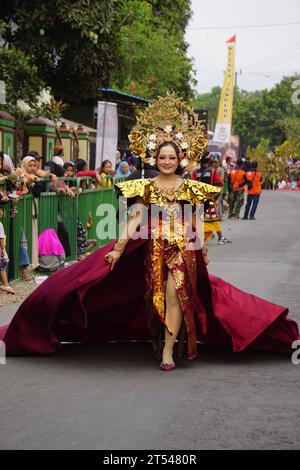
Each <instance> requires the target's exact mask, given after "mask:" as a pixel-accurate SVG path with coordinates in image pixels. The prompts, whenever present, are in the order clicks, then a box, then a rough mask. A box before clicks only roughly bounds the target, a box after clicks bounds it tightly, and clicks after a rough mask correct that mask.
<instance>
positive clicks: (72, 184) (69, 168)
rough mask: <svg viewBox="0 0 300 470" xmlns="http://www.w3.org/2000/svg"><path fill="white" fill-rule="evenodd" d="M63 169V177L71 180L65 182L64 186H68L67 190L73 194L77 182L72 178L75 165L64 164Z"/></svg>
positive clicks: (71, 163) (70, 163)
mask: <svg viewBox="0 0 300 470" xmlns="http://www.w3.org/2000/svg"><path fill="white" fill-rule="evenodd" d="M63 168H64V170H65V173H64V177H65V178H73V179H72V180H69V181H67V182H66V184H67V185H68V186H69V188H70V189H71V190H72V191H74V192H75V191H76V189H77V181H76V179H75V178H74V174H75V163H73V162H65V163H64V166H63Z"/></svg>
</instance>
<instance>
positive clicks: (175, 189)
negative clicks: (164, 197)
mask: <svg viewBox="0 0 300 470" xmlns="http://www.w3.org/2000/svg"><path fill="white" fill-rule="evenodd" d="M176 181H177V178H176ZM154 183H155V184H156V186H157V187H158V188H159V189H160V191H164V192H166V193H168V194H172V193H173V192H175V191H178V189H179V188H181V186H182V185H183V181H181V182H180V185H179V186H177V187H176V182H175V184H174V186H172V187H166V186H161V185H160V184H159V182H157V180H154ZM157 183H158V184H157Z"/></svg>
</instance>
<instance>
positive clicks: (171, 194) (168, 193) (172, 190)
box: [154, 180, 184, 201]
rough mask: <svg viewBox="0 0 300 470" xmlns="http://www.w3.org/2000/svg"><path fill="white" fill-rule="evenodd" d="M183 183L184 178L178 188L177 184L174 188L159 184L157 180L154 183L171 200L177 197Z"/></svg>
mask: <svg viewBox="0 0 300 470" xmlns="http://www.w3.org/2000/svg"><path fill="white" fill-rule="evenodd" d="M183 183H184V181H183V180H182V181H181V183H180V186H178V187H177V188H176V187H175V186H174V187H173V188H165V187H163V186H160V185H159V184H157V182H156V180H154V184H155V186H156V187H157V189H158V190H159V191H160V193H161V195H162V196H165V197H166V198H167V199H168V200H169V201H173V200H174V199H176V195H177V193H178V191H179V190H181V188H182V186H183Z"/></svg>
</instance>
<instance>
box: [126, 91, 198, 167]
mask: <svg viewBox="0 0 300 470" xmlns="http://www.w3.org/2000/svg"><path fill="white" fill-rule="evenodd" d="M128 138H129V141H130V148H131V150H132V151H133V153H134V154H135V155H136V156H137V157H140V158H142V159H144V158H146V156H147V155H146V152H147V150H148V152H149V154H150V156H151V157H154V155H155V151H156V149H157V147H158V146H159V145H160V144H162V143H163V142H173V143H174V144H176V145H177V147H178V149H179V156H180V158H181V159H183V158H184V159H186V160H187V162H186V163H188V162H189V161H190V162H197V161H199V160H201V158H202V156H203V154H204V152H205V150H206V146H207V137H206V131H205V126H204V125H203V123H202V121H200V120H199V117H198V115H197V114H196V113H195V112H194V109H193V107H192V106H190V105H188V104H187V103H186V102H184V101H183V100H182V99H181V98H175V96H174V94H168V95H167V96H165V97H164V98H162V97H159V99H158V100H157V101H156V102H155V103H154V104H150V105H149V106H148V108H146V110H145V111H144V112H142V113H140V114H139V116H138V117H137V123H136V125H135V126H134V128H133V129H132V131H131V133H130V134H129V136H128ZM182 163H183V162H182Z"/></svg>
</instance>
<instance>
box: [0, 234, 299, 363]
mask: <svg viewBox="0 0 300 470" xmlns="http://www.w3.org/2000/svg"><path fill="white" fill-rule="evenodd" d="M146 242H147V240H130V242H129V243H128V245H127V247H126V250H125V252H124V253H123V254H122V257H121V259H120V261H119V262H118V263H117V265H116V267H115V269H114V270H113V271H110V266H109V265H108V264H107V263H106V262H105V260H104V256H105V254H106V253H108V252H109V251H111V249H112V246H113V245H114V243H115V242H113V243H109V244H108V245H105V246H104V247H102V248H100V249H98V250H96V251H95V252H94V253H93V254H92V255H90V256H89V257H87V258H86V259H85V260H83V261H80V262H79V263H76V264H74V265H72V266H70V267H68V268H65V269H63V270H61V271H58V272H57V273H55V274H53V275H52V276H51V277H49V278H48V279H47V280H46V281H45V282H43V284H41V285H40V286H39V287H38V288H37V289H36V290H35V291H34V292H33V293H32V294H31V295H29V297H27V299H26V300H25V301H24V302H23V303H22V305H21V306H20V308H19V309H18V311H17V313H16V314H15V316H14V318H13V319H12V321H11V323H10V325H5V326H2V327H1V328H0V339H1V340H3V341H4V342H5V344H6V351H7V354H9V355H22V354H24V355H25V354H26V355H27V354H41V355H46V354H51V353H54V352H55V351H57V350H58V349H59V348H60V347H61V342H65V341H71V342H77V341H83V342H87V341H110V340H115V341H118V340H141V341H144V340H149V339H151V338H150V335H149V332H148V329H147V313H146V308H145V306H144V303H143V295H144V291H145V280H144V269H145V268H144V259H145V258H144V248H145V243H146ZM197 271H198V295H199V298H200V299H201V302H202V308H201V311H199V312H197V315H198V318H200V316H201V315H206V321H207V333H206V334H205V336H204V335H203V334H202V333H201V331H200V327H199V332H198V333H199V334H198V337H199V340H200V341H204V342H205V343H208V344H211V345H214V346H216V347H220V348H227V349H230V350H233V351H235V352H237V351H242V350H244V349H245V348H251V349H257V350H265V351H277V352H291V351H292V349H291V345H292V342H293V341H294V340H295V339H297V338H299V332H298V326H297V324H296V322H294V321H293V320H291V319H289V318H288V317H287V314H288V309H287V308H286V307H282V306H280V305H275V304H273V303H271V302H268V301H266V300H263V299H261V298H259V297H257V296H255V295H252V294H248V293H246V292H243V291H241V290H239V289H237V288H236V287H234V286H232V285H231V284H229V283H227V282H225V281H223V280H222V279H219V278H217V277H215V276H208V273H207V269H206V266H205V264H204V261H203V257H202V252H201V251H197ZM197 323H198V325H200V322H199V321H198V322H197Z"/></svg>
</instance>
